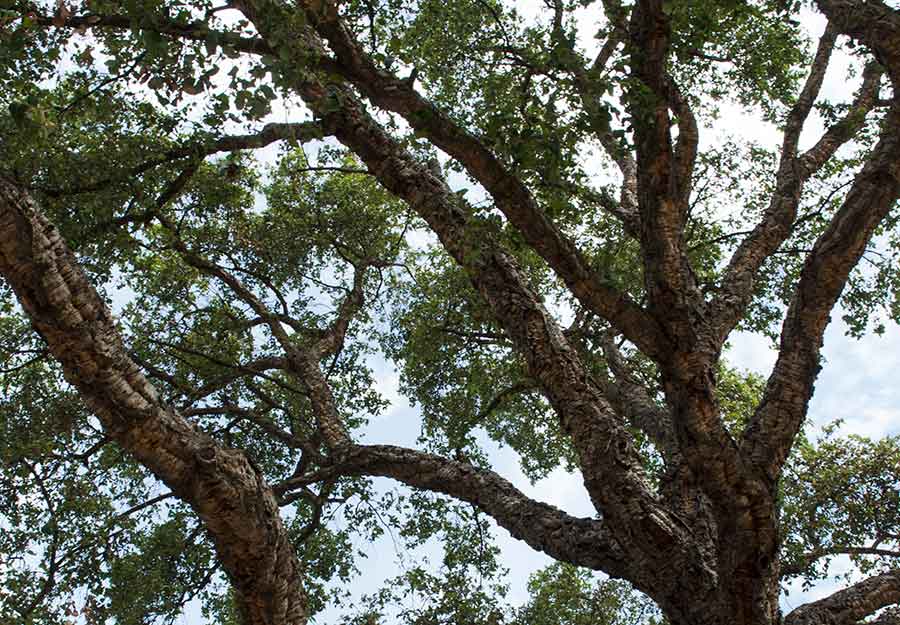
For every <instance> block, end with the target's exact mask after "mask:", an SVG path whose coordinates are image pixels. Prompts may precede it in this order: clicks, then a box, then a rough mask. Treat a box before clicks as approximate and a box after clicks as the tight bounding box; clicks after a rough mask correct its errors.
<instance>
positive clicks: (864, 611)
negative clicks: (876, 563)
mask: <svg viewBox="0 0 900 625" xmlns="http://www.w3.org/2000/svg"><path fill="white" fill-rule="evenodd" d="M898 602H900V569H893V570H891V571H888V572H887V573H882V574H881V575H875V576H874V577H870V578H868V579H864V580H863V581H861V582H858V583H856V584H853V585H852V586H850V587H849V588H845V589H844V590H839V591H837V592H836V593H834V594H832V595H830V596H828V597H825V598H824V599H819V600H818V601H813V602H811V603H807V604H806V605H802V606H800V607H799V608H797V609H796V610H794V611H792V612H790V613H789V614H788V615H787V616H785V617H784V625H851V624H853V623H856V622H857V621H859V620H862V619H863V618H865V617H866V616H869V615H870V614H874V613H875V612H876V611H877V610H879V609H881V608H884V607H887V606H890V605H894V604H896V603H898Z"/></svg>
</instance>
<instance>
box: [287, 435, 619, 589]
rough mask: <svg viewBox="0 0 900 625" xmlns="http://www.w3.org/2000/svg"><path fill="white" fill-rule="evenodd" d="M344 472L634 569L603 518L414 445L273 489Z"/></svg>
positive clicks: (569, 554)
mask: <svg viewBox="0 0 900 625" xmlns="http://www.w3.org/2000/svg"><path fill="white" fill-rule="evenodd" d="M340 475H369V476H381V477H389V478H392V479H395V480H397V481H399V482H402V483H404V484H406V485H408V486H412V487H414V488H420V489H424V490H429V491H432V492H437V493H442V494H445V495H449V496H451V497H454V498H456V499H459V500H461V501H466V502H469V503H472V504H474V505H475V506H476V507H477V508H478V509H479V510H482V511H483V512H485V513H486V514H488V515H489V516H491V518H493V519H494V520H495V521H497V523H498V524H499V525H500V526H501V527H503V528H505V529H506V530H508V531H509V532H510V534H512V536H513V537H515V538H518V539H519V540H524V541H525V542H526V543H528V544H529V545H531V546H532V547H533V548H535V549H537V550H538V551H542V552H544V553H547V554H548V555H550V556H551V557H553V558H556V559H558V560H563V561H566V562H571V563H573V564H577V565H579V566H585V567H588V568H591V569H595V570H603V571H607V572H609V573H611V574H613V575H619V576H622V575H633V574H634V573H633V572H632V571H630V570H629V569H630V566H631V564H632V562H631V561H629V560H628V558H626V557H625V554H624V553H623V552H622V551H621V549H620V547H619V546H618V544H617V543H616V542H615V540H614V539H613V538H612V536H611V535H610V533H609V531H608V529H607V528H606V527H605V524H604V523H603V522H602V521H598V520H595V519H580V518H576V517H572V516H569V515H568V514H566V513H565V512H562V511H561V510H558V509H557V508H554V507H553V506H550V505H547V504H545V503H542V502H539V501H535V500H533V499H529V498H528V497H526V496H525V495H524V494H522V492H521V491H519V490H518V489H517V488H516V487H515V486H513V484H511V483H510V482H509V481H507V480H505V479H504V478H502V477H500V476H499V475H497V474H496V473H494V472H493V471H486V470H483V469H478V468H476V467H474V466H472V465H471V464H469V463H467V462H460V461H456V460H450V459H448V458H442V457H440V456H436V455H433V454H429V453H425V452H422V451H418V450H415V449H406V448H403V447H394V446H391V445H364V446H363V445H359V446H354V447H352V448H350V449H348V450H347V451H346V453H345V455H344V456H343V457H342V458H341V459H340V460H339V462H338V463H337V464H335V465H332V466H330V467H328V468H327V469H325V470H324V471H320V472H319V473H318V474H314V475H310V476H301V477H298V478H293V479H291V480H287V481H286V482H283V483H281V484H279V485H277V486H275V490H276V491H277V492H280V493H287V492H289V491H290V490H293V489H295V488H298V487H301V486H303V485H306V484H309V483H311V482H312V481H319V480H323V479H326V478H332V477H335V476H340Z"/></svg>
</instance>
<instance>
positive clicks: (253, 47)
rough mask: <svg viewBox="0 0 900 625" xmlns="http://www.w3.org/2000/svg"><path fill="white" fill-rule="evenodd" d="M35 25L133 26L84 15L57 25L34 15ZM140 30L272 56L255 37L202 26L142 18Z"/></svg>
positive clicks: (126, 20) (117, 18) (124, 18)
mask: <svg viewBox="0 0 900 625" xmlns="http://www.w3.org/2000/svg"><path fill="white" fill-rule="evenodd" d="M35 23H36V24H38V25H39V26H42V27H44V28H68V29H72V30H78V31H79V32H81V31H82V30H88V29H91V28H101V29H102V28H107V29H113V30H129V31H130V30H132V29H133V28H134V26H135V23H134V19H133V18H132V17H131V16H130V15H101V14H93V13H91V14H85V15H76V16H72V17H68V18H66V19H65V21H64V22H63V23H62V25H61V26H60V25H58V23H56V21H55V18H54V17H48V16H46V15H37V16H36V18H35ZM138 26H139V27H140V28H141V29H144V30H149V31H153V32H156V33H158V34H160V35H167V36H169V37H171V38H173V39H186V40H189V41H202V42H205V41H207V38H208V37H209V36H210V35H212V36H214V37H215V39H216V40H217V41H218V42H219V44H220V45H222V46H228V47H229V48H231V49H233V50H235V51H238V52H244V53H247V54H254V55H263V54H272V49H271V48H270V47H269V44H268V43H266V42H265V41H263V40H262V39H259V38H257V37H243V36H240V35H236V34H234V33H229V32H224V31H217V30H212V29H210V28H209V27H208V26H206V25H205V24H203V23H202V22H194V23H184V22H178V21H176V20H173V19H171V18H169V17H167V16H165V15H160V14H153V15H146V16H144V18H143V19H142V20H141V22H140V23H139V24H138Z"/></svg>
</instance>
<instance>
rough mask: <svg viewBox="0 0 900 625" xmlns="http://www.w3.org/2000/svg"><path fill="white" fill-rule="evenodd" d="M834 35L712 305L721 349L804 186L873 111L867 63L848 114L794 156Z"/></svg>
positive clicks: (824, 44) (828, 37) (874, 80)
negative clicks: (762, 208) (770, 186)
mask: <svg viewBox="0 0 900 625" xmlns="http://www.w3.org/2000/svg"><path fill="white" fill-rule="evenodd" d="M836 36H837V33H836V30H835V29H834V28H833V27H832V26H831V25H829V27H828V28H827V29H826V31H825V34H823V35H822V39H821V40H820V41H819V49H818V52H817V53H816V57H815V60H814V61H813V65H812V69H811V71H810V75H809V77H808V78H807V81H806V84H805V85H804V87H803V90H802V92H801V94H800V97H799V98H798V100H797V103H796V104H795V105H794V107H793V109H792V110H791V112H790V114H789V115H788V121H787V123H786V125H785V135H784V141H783V144H782V149H781V162H780V164H779V168H778V173H777V174H776V179H775V193H774V194H773V196H772V198H771V200H770V202H769V206H768V207H767V209H766V212H765V214H764V215H763V218H762V220H761V221H760V223H759V224H758V225H757V226H756V227H755V228H754V229H753V230H752V231H751V233H750V235H749V236H748V237H747V238H746V239H744V240H743V241H742V242H741V244H740V245H739V246H738V248H737V250H735V252H734V254H733V255H732V257H731V260H730V261H729V264H728V267H727V268H726V269H725V273H724V275H723V278H722V281H721V286H720V287H719V289H718V290H717V292H716V294H715V296H714V299H713V301H712V303H711V304H710V312H709V317H710V327H711V331H712V332H713V337H712V340H713V341H714V343H717V344H719V345H721V344H723V343H724V341H725V340H726V338H727V337H728V335H729V334H730V333H731V331H732V330H733V329H734V327H735V326H736V325H737V323H738V322H739V321H740V319H741V316H742V315H743V314H744V312H745V310H746V308H747V306H748V305H749V303H750V301H751V300H752V298H753V287H754V284H755V282H756V278H757V275H758V274H759V270H760V268H761V267H762V265H763V263H764V262H765V261H766V259H767V258H769V257H770V256H771V255H772V254H773V253H775V251H776V250H777V249H778V247H779V246H780V245H781V244H782V243H784V241H785V240H787V238H788V237H789V236H790V234H791V232H792V231H793V230H794V228H795V227H796V224H795V223H794V222H795V219H796V218H797V211H798V208H799V205H800V198H801V193H802V191H803V185H804V184H805V182H806V181H807V180H808V179H809V177H810V176H812V175H813V174H814V173H816V172H817V171H818V170H819V169H821V168H822V167H823V166H824V165H825V163H826V162H828V160H829V159H830V158H831V157H832V156H833V155H834V152H835V151H836V150H837V149H838V148H839V147H840V146H841V145H844V144H845V143H846V142H848V141H850V140H851V139H852V138H853V137H854V136H856V134H857V133H858V131H859V130H860V129H861V128H862V127H863V125H864V123H865V118H866V114H867V113H868V112H869V111H871V110H872V109H873V108H874V104H875V99H876V98H877V96H878V82H879V78H880V75H881V74H880V71H879V70H878V68H877V66H875V65H873V64H869V65H867V66H866V69H865V71H864V72H863V83H862V86H861V87H860V90H859V91H858V92H857V94H856V96H855V98H854V101H853V103H852V104H851V106H850V110H849V111H848V112H847V114H846V115H845V116H844V117H843V118H842V119H841V120H839V121H838V122H836V123H835V124H834V125H833V126H831V127H830V128H828V129H827V130H826V131H825V133H824V134H823V135H822V137H821V138H820V140H819V141H818V142H817V143H816V145H815V146H813V147H812V148H810V149H809V150H807V151H806V152H805V153H804V154H802V155H799V156H798V154H797V143H798V141H799V136H800V132H801V131H802V129H803V124H804V122H805V120H806V118H807V116H808V115H809V111H810V109H811V108H812V105H813V103H814V101H815V98H816V97H817V95H818V92H819V88H820V87H821V84H822V80H823V77H824V75H825V71H826V69H827V66H828V60H829V58H830V55H831V51H832V49H833V46H834V39H835V37H836Z"/></svg>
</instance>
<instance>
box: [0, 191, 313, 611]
mask: <svg viewBox="0 0 900 625" xmlns="http://www.w3.org/2000/svg"><path fill="white" fill-rule="evenodd" d="M0 273H2V275H3V277H4V278H5V279H6V280H7V281H8V282H9V284H10V285H11V286H12V288H13V291H14V292H15V294H16V296H17V297H18V299H19V303H20V304H21V305H22V308H23V309H24V310H25V312H26V314H27V315H28V316H29V318H30V319H31V322H32V324H33V326H34V328H35V330H37V331H38V332H39V333H40V334H41V336H42V337H43V339H44V340H45V341H46V343H47V347H48V349H49V350H50V352H51V353H52V354H53V356H54V357H55V358H56V359H57V360H58V361H59V362H60V364H61V365H62V368H63V372H64V374H65V377H66V380H68V382H69V383H70V384H72V385H73V386H74V387H75V388H77V389H78V391H79V393H80V394H81V396H82V397H83V398H84V400H85V402H86V403H87V405H88V406H89V407H90V408H91V410H93V412H94V413H95V414H96V415H97V416H98V417H99V418H100V420H101V422H102V423H103V426H104V429H105V431H106V433H107V436H109V438H111V439H112V440H114V441H116V442H117V443H118V444H119V445H120V446H121V447H122V448H123V449H125V450H127V451H128V452H130V453H131V454H132V455H133V456H134V457H135V458H136V459H137V460H138V461H139V462H141V464H143V465H144V466H145V467H147V468H148V469H150V471H152V472H153V474H154V475H156V476H157V477H158V478H159V479H160V480H161V481H162V482H164V483H165V484H166V485H167V486H168V487H169V488H171V489H172V491H173V492H174V493H175V494H176V495H177V496H178V497H179V498H180V499H182V500H183V501H185V502H186V503H188V504H189V505H190V506H191V507H192V508H193V509H194V510H195V511H196V512H197V515H198V516H199V517H200V519H201V520H202V521H203V523H204V525H205V527H206V529H207V531H208V533H209V535H210V538H211V539H212V541H213V543H214V545H215V549H216V554H217V555H218V557H219V560H220V562H221V564H222V567H223V568H224V570H225V571H226V572H227V573H228V576H229V579H230V580H231V582H232V585H233V587H234V590H235V594H236V596H237V600H238V605H239V608H240V610H241V612H242V614H243V617H244V620H245V622H246V623H247V624H248V625H302V624H303V623H306V618H307V610H306V597H305V595H304V592H303V587H302V583H301V578H302V571H301V568H300V564H299V561H298V560H297V556H296V554H295V552H294V548H293V546H292V545H291V543H290V542H289V541H288V537H287V533H286V530H285V527H284V525H283V523H282V521H281V518H280V516H279V512H278V504H277V502H276V499H275V494H274V493H273V492H272V490H271V488H269V486H268V485H267V484H266V483H265V481H264V480H263V478H262V475H261V474H260V473H259V471H258V470H257V469H256V468H255V467H254V466H253V464H251V462H250V461H249V460H248V459H247V457H246V456H245V455H244V454H243V453H242V452H240V451H238V450H234V449H227V448H225V447H222V446H221V445H219V444H218V443H216V442H215V441H214V440H213V439H212V438H210V437H209V436H208V435H206V434H204V433H203V432H201V431H199V430H198V429H196V428H195V427H193V426H192V425H191V424H190V423H189V422H188V421H187V420H185V419H184V418H183V417H182V416H181V415H180V414H179V413H178V412H177V411H176V410H175V409H173V408H172V407H171V406H167V405H166V404H165V403H164V402H163V401H161V400H160V398H159V396H158V395H157V392H156V389H155V388H154V387H153V386H152V385H151V384H150V383H149V382H148V381H147V379H146V378H145V377H144V375H143V373H141V370H140V368H139V367H138V366H137V365H136V364H135V363H134V361H133V360H131V358H130V357H129V356H128V353H127V352H126V350H125V347H124V345H123V344H122V340H121V338H120V336H119V333H118V330H117V329H116V325H115V320H114V319H113V317H112V314H111V313H110V311H109V309H108V308H107V307H106V304H105V303H104V302H103V301H102V300H101V299H100V297H99V296H98V295H97V292H96V291H95V290H94V288H93V287H92V286H91V284H90V283H89V282H88V280H87V278H86V277H85V275H84V273H83V272H82V270H81V269H80V267H79V266H78V264H77V262H76V260H75V258H74V256H73V255H72V253H71V251H69V249H68V247H67V246H66V244H65V242H64V241H63V240H62V238H61V237H60V235H59V232H58V231H57V230H56V228H54V227H53V225H52V224H51V223H49V222H48V221H47V220H46V218H44V216H43V215H42V214H41V213H40V211H39V209H38V207H37V205H36V204H35V202H34V201H33V200H32V199H31V198H30V197H29V196H28V194H26V193H25V192H23V191H22V190H21V189H20V188H19V187H17V185H16V184H15V183H14V182H12V181H11V180H9V179H7V178H5V177H0Z"/></svg>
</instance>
